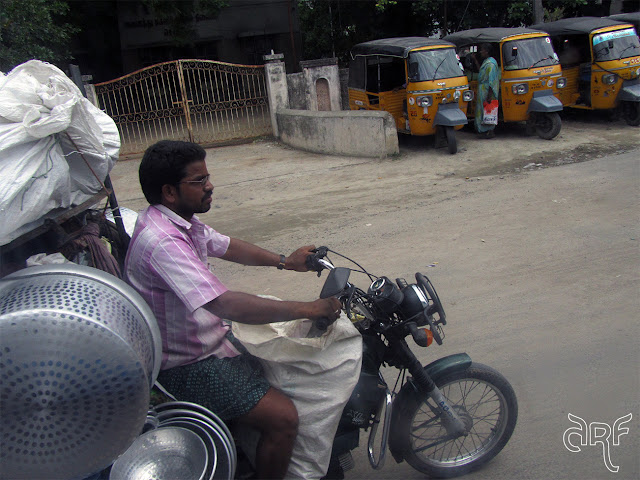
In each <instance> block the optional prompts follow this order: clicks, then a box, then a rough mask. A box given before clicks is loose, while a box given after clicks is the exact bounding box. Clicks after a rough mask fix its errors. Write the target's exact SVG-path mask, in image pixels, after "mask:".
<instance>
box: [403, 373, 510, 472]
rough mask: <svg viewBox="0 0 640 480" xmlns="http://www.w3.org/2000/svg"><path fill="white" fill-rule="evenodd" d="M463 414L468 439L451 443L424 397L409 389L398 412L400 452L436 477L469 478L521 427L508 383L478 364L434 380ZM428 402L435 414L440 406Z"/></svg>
mask: <svg viewBox="0 0 640 480" xmlns="http://www.w3.org/2000/svg"><path fill="white" fill-rule="evenodd" d="M434 380H435V382H436V385H437V386H438V388H439V389H440V391H441V392H442V394H443V395H444V396H445V397H446V398H447V399H448V401H449V402H450V403H449V404H450V405H451V406H452V408H453V409H454V410H455V411H456V412H457V413H458V415H459V416H460V418H461V419H462V420H463V422H464V423H465V425H466V426H467V427H468V428H467V430H468V431H469V434H468V435H467V436H466V437H458V438H456V439H451V440H446V439H444V438H443V437H446V435H447V432H446V430H445V427H444V426H443V425H442V423H441V421H440V418H439V416H436V415H434V413H433V411H432V409H431V408H429V407H428V406H427V405H426V404H425V402H424V401H423V396H422V395H421V394H419V393H418V392H416V391H415V389H414V388H413V387H412V386H411V385H405V387H409V388H403V389H402V390H401V391H400V393H399V394H398V397H397V399H396V401H395V402H394V403H395V405H394V408H397V409H398V410H399V412H398V413H399V415H398V422H397V423H396V425H395V426H394V427H395V428H398V429H399V431H397V434H396V435H394V436H395V437H396V438H398V439H399V445H397V447H399V450H401V451H402V456H403V457H404V459H405V460H406V461H407V463H409V465H411V466H412V467H413V468H415V469H416V470H418V471H420V472H422V473H426V474H427V475H430V476H432V477H439V478H450V477H457V476H460V475H464V474H466V473H469V472H470V471H471V470H475V469H476V468H478V467H480V466H481V465H484V464H485V463H486V462H488V461H489V460H491V459H492V458H493V457H495V456H496V455H497V454H498V453H499V452H500V451H501V450H502V449H503V448H504V446H505V445H506V444H507V442H508V441H509V438H510V437H511V434H512V433H513V430H514V428H515V425H516V420H517V417H518V402H517V399H516V395H515V392H514V391H513V388H512V387H511V385H510V384H509V382H508V381H507V379H506V378H504V377H503V376H502V375H501V374H500V373H498V372H497V371H496V370H494V369H492V368H491V367H488V366H486V365H482V364H479V363H473V364H472V365H471V366H470V367H469V368H468V369H466V370H464V371H460V372H454V373H451V374H444V375H443V376H442V377H440V378H436V379H434ZM427 402H428V403H429V405H430V406H431V407H432V408H435V403H434V402H433V400H431V399H430V398H429V399H427Z"/></svg>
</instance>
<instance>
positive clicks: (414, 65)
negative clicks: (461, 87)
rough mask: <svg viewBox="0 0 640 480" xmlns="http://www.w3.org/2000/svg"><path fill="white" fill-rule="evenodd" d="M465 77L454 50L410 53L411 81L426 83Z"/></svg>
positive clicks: (443, 49) (444, 49) (440, 49)
mask: <svg viewBox="0 0 640 480" xmlns="http://www.w3.org/2000/svg"><path fill="white" fill-rule="evenodd" d="M461 75H464V70H463V69H462V65H461V64H460V60H458V56H457V55H456V51H455V49H454V48H436V49H433V50H418V51H416V52H410V53H409V81H411V82H425V81H431V80H437V79H441V78H455V77H460V76H461Z"/></svg>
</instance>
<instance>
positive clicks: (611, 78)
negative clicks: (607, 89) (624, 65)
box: [602, 73, 618, 85]
mask: <svg viewBox="0 0 640 480" xmlns="http://www.w3.org/2000/svg"><path fill="white" fill-rule="evenodd" d="M617 81H618V75H616V74H615V73H609V74H606V75H602V83H604V84H605V85H613V84H614V83H616V82H617Z"/></svg>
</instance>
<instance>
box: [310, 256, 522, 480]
mask: <svg viewBox="0 0 640 480" xmlns="http://www.w3.org/2000/svg"><path fill="white" fill-rule="evenodd" d="M329 253H331V254H332V255H333V254H335V255H338V256H340V257H342V258H343V259H344V260H347V261H349V262H350V263H351V264H352V265H354V266H355V268H354V269H351V268H346V267H336V266H334V264H333V262H332V261H331V260H330V259H329V257H328V254H329ZM307 266H308V267H309V269H310V270H313V271H316V272H317V274H318V276H321V273H322V272H323V271H324V270H328V275H327V278H326V280H325V282H324V285H323V288H322V291H321V293H320V297H321V298H327V297H330V296H335V297H336V298H338V299H339V300H340V302H341V303H342V309H343V311H344V313H345V314H346V315H347V316H348V318H349V319H350V320H351V321H352V322H353V324H354V325H355V327H356V328H357V329H358V331H359V332H360V333H361V335H362V341H363V359H362V369H361V373H360V378H359V380H358V383H357V385H356V387H355V388H354V390H353V393H352V395H351V397H350V399H349V400H348V402H347V404H346V406H345V408H344V410H343V412H342V416H341V418H340V422H339V425H338V429H337V433H336V435H335V438H334V442H333V447H332V453H331V461H330V464H329V470H328V472H327V475H326V476H325V477H324V478H326V479H335V478H344V472H345V471H348V470H349V469H351V468H353V467H354V466H355V465H354V460H353V456H352V454H351V452H352V450H354V449H355V448H357V447H358V445H359V435H360V430H364V431H367V430H369V429H370V433H369V440H368V458H369V462H370V464H371V467H373V468H374V469H380V468H382V467H383V465H384V462H385V456H386V451H387V448H388V450H389V451H390V452H391V455H392V456H393V458H394V459H395V461H396V462H398V463H400V462H402V461H404V460H406V461H407V463H408V464H409V465H411V466H412V467H413V468H415V469H416V470H418V471H420V472H422V473H425V474H427V475H429V476H433V477H455V476H460V475H464V474H466V473H468V472H470V471H471V470H474V469H476V468H478V467H480V466H481V465H483V464H485V463H487V462H488V461H489V460H491V459H492V458H493V457H495V456H496V455H497V454H498V453H499V452H500V451H501V450H502V449H503V448H504V446H505V445H506V444H507V442H508V441H509V438H510V437H511V434H512V433H513V431H514V428H515V426H516V421H517V416H518V403H517V399H516V395H515V392H514V390H513V388H512V387H511V385H510V384H509V382H508V381H507V379H506V378H505V377H504V376H502V375H501V374H500V373H498V372H497V371H496V370H494V369H493V368H490V367H488V366H486V365H483V364H480V363H476V362H473V361H472V360H471V358H470V357H469V356H468V355H467V354H466V353H458V354H455V355H449V356H447V357H444V358H440V359H438V360H436V361H434V362H432V363H430V364H428V365H426V366H422V364H421V363H420V361H419V360H418V359H417V358H416V356H415V354H414V353H413V352H412V351H411V349H410V347H409V345H408V343H407V341H406V338H407V337H409V336H410V337H411V338H412V339H413V341H414V343H415V344H417V345H418V346H420V347H425V348H426V347H429V346H430V345H432V343H433V341H434V340H435V342H436V343H437V344H438V345H442V342H443V338H444V332H443V326H444V325H446V323H447V322H446V314H445V311H444V308H443V306H442V302H441V301H440V298H439V297H438V294H437V292H436V289H435V288H434V286H433V284H432V283H431V281H430V280H429V278H428V277H427V276H426V275H423V274H422V273H416V274H415V283H408V282H407V281H406V280H405V279H403V278H398V279H396V280H395V282H393V281H392V280H390V279H389V278H388V277H386V276H380V277H378V276H375V275H372V274H371V273H369V272H367V271H366V270H365V269H364V268H363V267H361V266H360V265H359V264H358V263H357V262H355V261H354V260H351V259H350V258H348V257H346V256H344V255H341V254H339V253H338V252H334V251H332V250H330V249H329V248H328V247H320V248H317V249H316V250H315V252H314V254H313V255H311V256H309V257H308V259H307ZM354 272H357V273H361V274H364V275H365V276H367V277H368V278H369V281H370V285H369V287H368V288H367V290H362V289H360V288H359V287H357V286H355V285H354V284H352V283H350V281H349V278H350V276H351V273H354ZM329 323H330V322H329V321H323V320H320V321H317V322H316V328H318V330H320V331H322V330H325V329H326V328H327V327H328V325H329ZM383 366H389V367H395V368H396V369H397V370H398V376H397V380H396V382H395V386H394V387H393V389H390V388H389V386H388V385H387V382H386V381H385V379H384V378H383V376H382V374H381V368H382V367H383ZM381 423H382V434H381V437H380V439H379V440H377V439H376V437H377V434H378V427H379V426H380V424H381Z"/></svg>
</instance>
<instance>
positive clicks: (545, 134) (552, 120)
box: [532, 112, 562, 140]
mask: <svg viewBox="0 0 640 480" xmlns="http://www.w3.org/2000/svg"><path fill="white" fill-rule="evenodd" d="M532 115H533V114H532ZM561 128H562V120H561V119H560V115H559V114H558V113H557V112H551V113H536V118H535V129H536V134H537V135H538V136H539V137H540V138H544V139H545V140H551V139H553V138H556V137H557V136H558V134H559V133H560V129H561Z"/></svg>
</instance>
